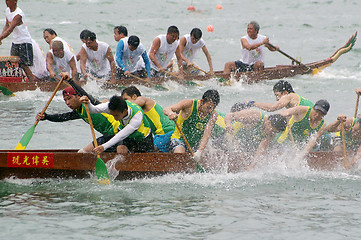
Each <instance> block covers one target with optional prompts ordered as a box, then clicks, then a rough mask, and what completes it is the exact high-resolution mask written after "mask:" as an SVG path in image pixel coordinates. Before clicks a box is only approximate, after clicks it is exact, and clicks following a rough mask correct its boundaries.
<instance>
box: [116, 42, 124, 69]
mask: <svg viewBox="0 0 361 240" xmlns="http://www.w3.org/2000/svg"><path fill="white" fill-rule="evenodd" d="M123 51H124V42H123V41H122V40H120V41H119V43H118V45H117V50H116V54H115V55H116V56H117V57H116V59H115V61H116V62H117V64H118V66H119V67H120V69H122V71H123V72H125V71H127V68H126V67H125V65H124V63H123Z"/></svg>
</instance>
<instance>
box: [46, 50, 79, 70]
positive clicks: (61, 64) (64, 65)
mask: <svg viewBox="0 0 361 240" xmlns="http://www.w3.org/2000/svg"><path fill="white" fill-rule="evenodd" d="M49 52H50V53H51V54H52V55H53V66H52V67H53V70H54V72H55V74H56V75H57V76H59V75H60V73H61V72H68V73H69V74H70V75H72V71H71V68H70V66H69V62H70V60H71V59H72V58H74V60H75V59H76V57H75V55H74V54H73V53H72V52H70V51H69V50H65V49H64V57H62V58H58V57H55V56H54V53H53V50H52V49H51V50H50V51H49ZM75 61H76V60H75Z"/></svg>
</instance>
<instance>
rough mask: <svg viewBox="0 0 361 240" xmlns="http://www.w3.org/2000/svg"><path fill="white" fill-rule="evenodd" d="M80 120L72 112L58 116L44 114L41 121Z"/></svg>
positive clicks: (77, 115)
mask: <svg viewBox="0 0 361 240" xmlns="http://www.w3.org/2000/svg"><path fill="white" fill-rule="evenodd" d="M75 119H80V116H79V114H77V113H76V112H75V110H74V111H72V112H67V113H58V114H46V113H44V118H43V119H41V120H48V121H50V122H66V121H70V120H75Z"/></svg>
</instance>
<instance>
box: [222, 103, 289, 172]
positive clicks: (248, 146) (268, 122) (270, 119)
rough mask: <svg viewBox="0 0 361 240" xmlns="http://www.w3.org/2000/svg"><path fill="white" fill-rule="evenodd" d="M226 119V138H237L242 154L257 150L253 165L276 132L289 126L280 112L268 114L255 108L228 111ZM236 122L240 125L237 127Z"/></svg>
mask: <svg viewBox="0 0 361 240" xmlns="http://www.w3.org/2000/svg"><path fill="white" fill-rule="evenodd" d="M224 121H225V123H226V131H227V133H228V136H227V137H226V138H225V140H227V139H232V140H233V139H234V140H236V141H237V142H238V144H237V147H240V149H239V150H240V151H241V152H242V154H245V155H247V154H249V153H250V152H252V153H253V152H254V151H256V152H255V154H254V155H253V163H251V164H250V166H251V167H253V166H254V165H255V164H256V162H257V160H259V158H260V157H261V156H262V155H263V154H264V153H265V151H266V150H267V148H268V146H269V145H270V143H271V142H272V140H273V139H274V137H275V135H276V133H279V132H282V131H284V130H285V129H286V126H287V121H286V118H285V117H284V116H282V115H280V114H273V115H270V116H266V115H265V114H263V113H262V112H261V111H259V110H255V109H243V110H240V111H235V112H230V113H227V114H226V116H225V118H224ZM234 122H236V123H237V124H238V125H239V127H235V124H234ZM229 137H231V138H229ZM248 157H249V156H248Z"/></svg>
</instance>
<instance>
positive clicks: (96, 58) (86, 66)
mask: <svg viewBox="0 0 361 240" xmlns="http://www.w3.org/2000/svg"><path fill="white" fill-rule="evenodd" d="M80 69H81V73H82V74H83V77H84V79H85V80H87V78H88V73H90V74H91V75H93V76H94V77H96V78H107V80H109V79H110V82H111V83H115V62H114V56H113V53H112V50H111V49H110V47H109V45H108V44H107V43H105V42H102V41H98V40H97V39H96V34H95V33H94V32H90V33H89V35H88V36H86V40H85V43H84V44H83V46H82V48H81V50H80Z"/></svg>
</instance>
